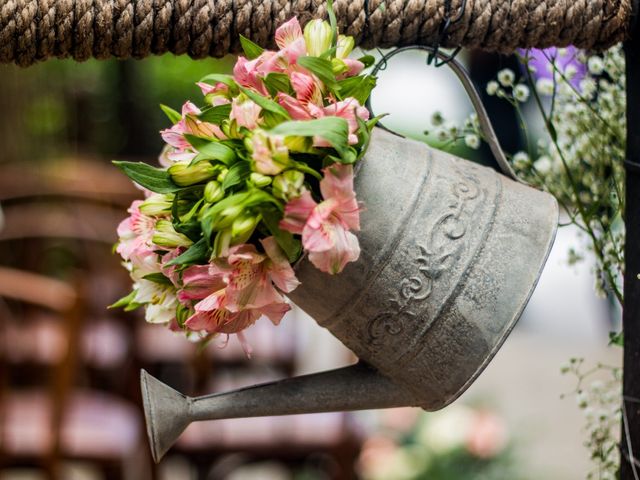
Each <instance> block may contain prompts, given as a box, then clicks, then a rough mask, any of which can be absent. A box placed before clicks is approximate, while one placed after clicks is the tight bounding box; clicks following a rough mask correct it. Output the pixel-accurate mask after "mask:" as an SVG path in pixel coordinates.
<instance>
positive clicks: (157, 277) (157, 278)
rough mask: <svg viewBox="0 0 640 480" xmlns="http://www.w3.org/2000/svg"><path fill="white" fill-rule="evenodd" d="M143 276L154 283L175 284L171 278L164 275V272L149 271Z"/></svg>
mask: <svg viewBox="0 0 640 480" xmlns="http://www.w3.org/2000/svg"><path fill="white" fill-rule="evenodd" d="M142 278H144V279H145V280H149V281H151V282H154V283H158V284H160V285H173V284H172V283H171V280H169V279H168V278H167V277H165V276H164V274H162V273H160V272H155V273H149V274H148V275H145V276H144V277H142Z"/></svg>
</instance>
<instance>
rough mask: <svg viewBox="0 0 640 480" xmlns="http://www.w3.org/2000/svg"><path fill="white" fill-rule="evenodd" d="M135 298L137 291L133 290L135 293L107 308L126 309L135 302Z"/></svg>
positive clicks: (132, 292)
mask: <svg viewBox="0 0 640 480" xmlns="http://www.w3.org/2000/svg"><path fill="white" fill-rule="evenodd" d="M135 296H136V291H135V290H133V291H131V292H129V293H128V294H127V295H125V296H124V297H122V298H121V299H120V300H117V301H116V302H114V303H112V304H111V305H109V306H108V307H107V308H122V307H126V306H127V305H129V304H130V303H131V302H132V301H133V299H134V298H135Z"/></svg>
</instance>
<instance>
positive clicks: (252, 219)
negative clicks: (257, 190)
mask: <svg viewBox="0 0 640 480" xmlns="http://www.w3.org/2000/svg"><path fill="white" fill-rule="evenodd" d="M259 221H260V217H259V216H257V215H252V214H250V213H247V212H245V213H243V214H242V215H240V216H238V217H237V218H236V219H235V220H234V221H233V224H232V225H231V242H232V243H234V244H238V243H244V242H246V241H247V240H249V237H251V235H252V234H253V231H254V230H255V228H256V225H258V222H259Z"/></svg>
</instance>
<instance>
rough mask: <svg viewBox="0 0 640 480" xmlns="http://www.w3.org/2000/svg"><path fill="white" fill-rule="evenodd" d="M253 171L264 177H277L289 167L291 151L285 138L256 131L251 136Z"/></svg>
mask: <svg viewBox="0 0 640 480" xmlns="http://www.w3.org/2000/svg"><path fill="white" fill-rule="evenodd" d="M251 158H252V159H253V169H254V170H255V171H256V172H258V173H261V174H263V175H277V174H279V173H280V172H282V170H284V169H285V168H286V167H287V166H288V165H289V149H288V148H287V147H286V145H285V144H284V137H282V136H280V135H269V134H268V133H266V132H264V131H262V130H255V131H254V132H253V134H252V135H251Z"/></svg>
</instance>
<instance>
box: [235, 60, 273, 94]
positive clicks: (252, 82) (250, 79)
mask: <svg viewBox="0 0 640 480" xmlns="http://www.w3.org/2000/svg"><path fill="white" fill-rule="evenodd" d="M263 55H264V53H263ZM262 61H264V58H263V57H262V55H261V56H260V57H258V58H255V59H253V60H251V61H249V60H247V59H246V58H245V57H238V60H237V61H236V64H235V66H234V67H233V78H235V80H236V82H238V84H239V85H242V86H243V87H246V88H250V89H252V90H255V91H256V92H258V93H260V94H261V95H265V96H268V95H269V92H268V91H267V89H266V87H265V86H264V84H263V83H262V80H261V78H260V77H261V76H262V72H260V71H259V70H258V67H259V66H260V63H261V62H262Z"/></svg>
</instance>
